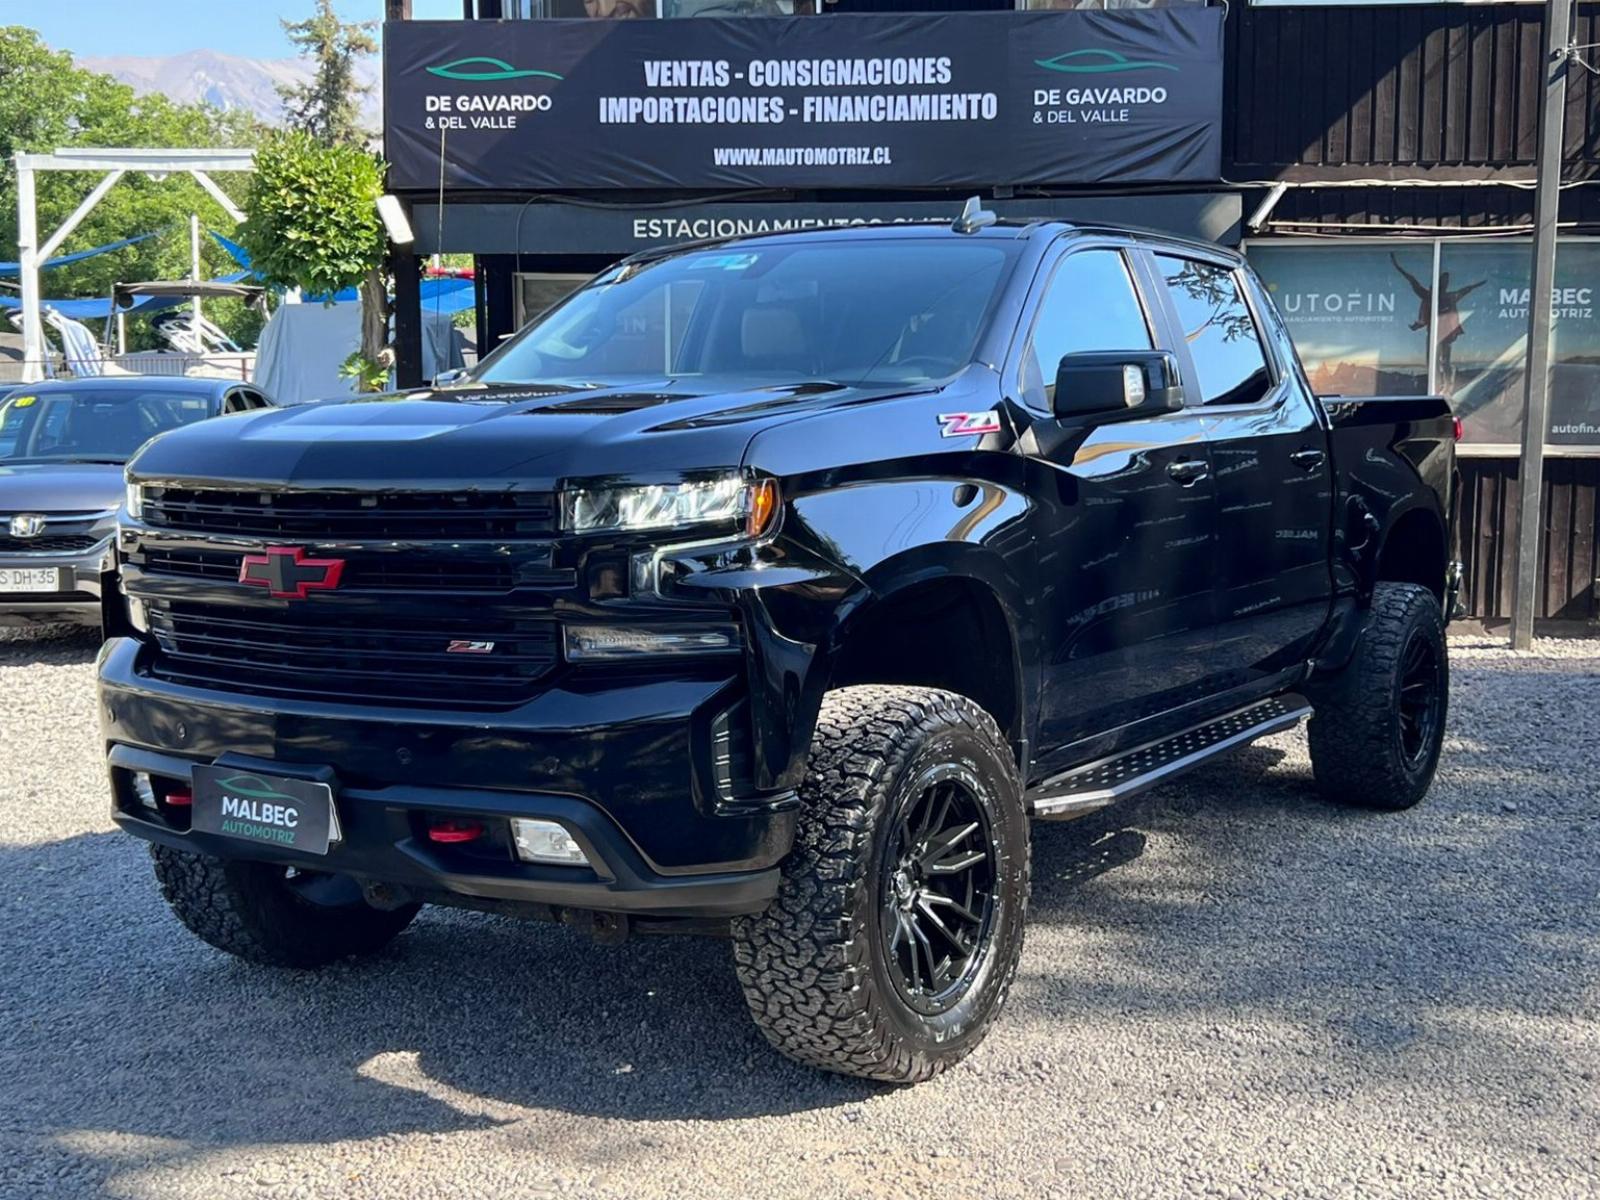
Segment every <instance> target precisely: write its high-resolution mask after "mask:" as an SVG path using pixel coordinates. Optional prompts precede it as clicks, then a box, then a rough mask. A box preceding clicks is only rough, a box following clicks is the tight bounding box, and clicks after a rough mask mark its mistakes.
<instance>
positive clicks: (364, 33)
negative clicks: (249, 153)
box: [278, 0, 378, 146]
mask: <svg viewBox="0 0 1600 1200" xmlns="http://www.w3.org/2000/svg"><path fill="white" fill-rule="evenodd" d="M282 24H283V31H284V33H286V34H287V35H288V37H289V40H290V41H291V42H293V43H294V44H295V45H296V46H298V47H300V52H301V55H302V56H303V57H307V58H310V59H311V60H312V62H313V63H314V64H315V67H316V71H315V74H314V75H313V76H312V78H311V81H310V82H309V83H304V84H299V85H295V86H282V85H280V86H279V88H278V95H280V96H282V97H283V108H284V118H285V119H286V121H287V122H288V123H289V124H290V125H292V126H293V127H295V128H297V129H303V130H305V131H306V132H307V133H309V134H311V136H312V137H314V138H316V139H317V141H319V142H321V143H322V144H323V145H325V146H361V145H365V144H366V142H367V137H368V135H367V133H366V131H365V130H363V129H362V128H361V99H362V97H363V96H365V95H367V94H368V93H369V92H371V91H372V88H371V87H369V86H365V85H362V84H359V83H357V82H356V70H355V68H356V62H357V60H358V59H361V58H365V57H367V56H368V55H372V54H376V53H377V52H378V39H377V38H376V37H375V36H374V35H373V31H374V30H376V29H377V27H378V26H377V22H376V21H361V22H355V23H350V24H346V23H345V22H343V21H341V20H339V14H338V13H336V12H334V11H333V0H317V11H316V12H315V13H313V14H312V15H311V16H310V17H308V18H306V19H305V20H304V21H284V22H282Z"/></svg>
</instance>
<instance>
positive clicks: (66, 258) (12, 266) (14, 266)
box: [0, 231, 159, 312]
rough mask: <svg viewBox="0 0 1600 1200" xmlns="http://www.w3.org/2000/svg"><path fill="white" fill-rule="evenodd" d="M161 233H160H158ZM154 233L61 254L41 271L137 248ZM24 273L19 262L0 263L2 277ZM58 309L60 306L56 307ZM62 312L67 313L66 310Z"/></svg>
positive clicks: (48, 260) (50, 260)
mask: <svg viewBox="0 0 1600 1200" xmlns="http://www.w3.org/2000/svg"><path fill="white" fill-rule="evenodd" d="M158 232H159V231H158ZM155 236H156V235H155V234H154V233H141V234H140V235H139V236H138V237H131V238H123V239H122V240H121V241H120V242H107V243H106V244H105V245H104V246H94V247H92V248H91V249H88V250H79V251H76V252H75V253H73V254H60V255H57V256H56V257H55V258H47V259H45V260H44V262H42V263H40V264H39V267H40V269H41V270H43V269H44V268H46V267H64V266H66V265H67V264H68V263H75V262H82V261H83V260H84V259H86V258H95V257H97V256H99V255H101V254H110V253H112V252H113V251H116V250H125V249H127V248H128V247H129V246H137V245H138V244H139V243H140V242H145V241H149V240H150V239H151V238H153V237H155ZM21 271H22V264H21V263H19V262H0V275H17V274H20V273H21ZM56 307H57V308H58V309H59V308H60V305H57V306H56ZM61 311H63V312H64V311H65V310H64V309H63V310H61Z"/></svg>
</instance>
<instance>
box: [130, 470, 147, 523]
mask: <svg viewBox="0 0 1600 1200" xmlns="http://www.w3.org/2000/svg"><path fill="white" fill-rule="evenodd" d="M127 487H128V496H127V509H128V515H129V516H130V517H132V518H133V519H134V520H135V521H137V520H138V519H139V518H140V517H142V516H144V484H142V483H134V482H132V481H131V480H130V481H129V482H128V485H127Z"/></svg>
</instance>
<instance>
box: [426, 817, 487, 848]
mask: <svg viewBox="0 0 1600 1200" xmlns="http://www.w3.org/2000/svg"><path fill="white" fill-rule="evenodd" d="M482 836H483V823H482V822H481V821H435V822H434V823H433V824H432V825H429V826H428V840H429V841H430V842H443V843H445V844H447V845H449V844H453V843H458V842H475V841H477V840H478V839H479V838H481V837H482Z"/></svg>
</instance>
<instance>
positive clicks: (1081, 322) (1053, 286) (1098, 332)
mask: <svg viewBox="0 0 1600 1200" xmlns="http://www.w3.org/2000/svg"><path fill="white" fill-rule="evenodd" d="M1152 344H1153V343H1152V342H1151V340H1150V326H1149V325H1148V324H1147V323H1146V321H1145V318H1144V308H1143V306H1142V305H1140V303H1139V295H1138V293H1137V292H1135V291H1134V289H1133V280H1132V278H1131V277H1130V276H1129V275H1128V264H1127V263H1126V261H1124V259H1123V257H1122V254H1121V252H1119V251H1116V250H1080V251H1078V252H1077V253H1076V254H1072V255H1069V256H1068V257H1067V258H1065V259H1063V260H1062V262H1061V265H1060V266H1059V267H1057V268H1056V273H1055V275H1054V276H1052V277H1051V280H1050V283H1049V286H1048V287H1047V288H1046V289H1045V294H1044V299H1042V300H1041V301H1040V302H1039V315H1038V319H1037V320H1035V322H1034V325H1033V337H1032V340H1031V342H1030V344H1029V347H1028V353H1027V354H1026V355H1025V356H1024V357H1023V360H1022V387H1023V392H1024V394H1025V395H1026V396H1028V397H1029V399H1031V400H1033V401H1034V402H1035V403H1036V404H1040V406H1041V407H1044V408H1048V407H1050V405H1051V404H1052V403H1053V402H1054V400H1055V391H1056V367H1057V366H1059V365H1060V363H1061V360H1062V358H1063V357H1065V356H1066V355H1068V354H1074V353H1076V352H1078V351H1080V350H1148V349H1150V347H1151V345H1152ZM1041 401H1042V403H1041Z"/></svg>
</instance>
